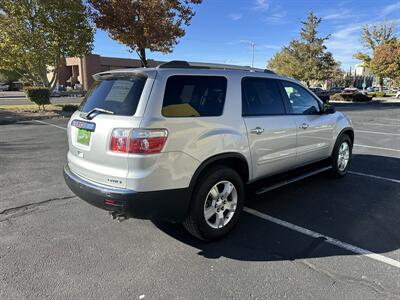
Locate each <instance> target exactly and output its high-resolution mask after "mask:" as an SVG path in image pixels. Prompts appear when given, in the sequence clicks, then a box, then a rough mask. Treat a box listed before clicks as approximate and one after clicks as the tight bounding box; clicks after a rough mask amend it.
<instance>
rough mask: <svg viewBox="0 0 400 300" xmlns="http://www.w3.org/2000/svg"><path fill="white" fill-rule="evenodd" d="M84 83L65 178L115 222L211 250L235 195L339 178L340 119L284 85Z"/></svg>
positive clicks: (211, 78) (229, 218) (169, 71)
mask: <svg viewBox="0 0 400 300" xmlns="http://www.w3.org/2000/svg"><path fill="white" fill-rule="evenodd" d="M94 77H95V79H96V82H95V84H94V85H93V87H92V88H91V90H90V91H89V92H88V93H87V95H86V97H85V100H84V101H83V103H82V104H81V106H80V108H79V110H78V111H77V112H75V113H74V115H73V116H72V117H71V120H70V121H69V124H68V141H69V152H68V164H67V165H66V166H65V168H64V177H65V180H66V183H67V184H68V186H69V187H70V189H71V190H72V191H73V192H74V193H75V194H76V195H77V196H79V197H80V198H82V199H83V200H85V201H87V202H89V203H91V204H93V205H95V206H97V207H100V208H103V209H106V210H109V211H110V212H111V214H112V216H114V217H115V218H125V217H136V218H145V219H151V220H161V221H171V222H182V223H183V224H184V226H185V228H186V229H187V230H188V231H189V232H190V233H191V234H193V235H194V236H196V237H198V238H200V239H203V240H212V239H216V238H219V237H221V236H222V235H224V234H226V233H227V232H228V231H230V230H231V229H232V228H233V226H234V225H235V224H236V223H237V221H238V218H239V215H240V213H241V211H242V209H243V205H244V201H245V190H246V191H248V190H254V189H255V191H256V193H257V194H260V193H263V192H266V191H268V190H270V189H273V188H276V187H279V186H282V185H283V184H285V183H288V182H293V181H295V180H298V179H301V178H304V177H306V176H309V175H313V174H316V173H318V172H322V171H327V170H328V169H329V170H330V172H331V173H332V174H333V175H335V176H343V175H345V174H346V172H347V168H348V166H349V162H350V160H351V154H352V145H353V141H354V131H353V129H352V125H351V122H350V120H349V119H348V118H347V117H346V116H344V115H343V114H342V113H339V112H335V110H334V108H333V107H332V106H330V105H328V104H324V103H323V102H322V101H320V100H319V99H318V97H316V96H315V95H314V94H313V93H312V92H311V91H310V90H308V89H307V88H305V87H304V86H302V85H301V84H300V83H298V82H297V81H295V80H292V79H289V78H285V77H281V76H278V75H276V74H274V73H273V72H271V71H268V70H259V69H252V68H246V67H238V66H228V65H215V64H199V63H188V62H184V61H172V62H168V63H165V64H162V65H160V66H158V67H157V68H148V69H127V70H115V71H109V72H103V73H99V74H97V75H95V76H94ZM261 179H262V180H261Z"/></svg>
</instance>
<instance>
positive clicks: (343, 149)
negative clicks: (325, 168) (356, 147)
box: [331, 134, 353, 177]
mask: <svg viewBox="0 0 400 300" xmlns="http://www.w3.org/2000/svg"><path fill="white" fill-rule="evenodd" d="M352 151H353V144H352V142H351V140H350V138H349V136H348V135H347V134H343V135H341V136H340V137H339V138H338V140H337V141H336V145H335V148H334V149H333V152H332V158H331V165H332V175H333V176H334V177H343V176H345V175H346V174H347V171H348V168H349V165H350V161H351V157H352Z"/></svg>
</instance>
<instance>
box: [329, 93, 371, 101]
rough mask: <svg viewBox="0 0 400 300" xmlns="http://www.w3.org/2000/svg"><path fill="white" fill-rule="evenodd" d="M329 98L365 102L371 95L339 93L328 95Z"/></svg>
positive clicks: (369, 99)
mask: <svg viewBox="0 0 400 300" xmlns="http://www.w3.org/2000/svg"><path fill="white" fill-rule="evenodd" d="M330 100H333V101H345V102H367V101H371V100H372V97H370V96H367V95H364V94H361V93H341V94H334V95H332V96H330Z"/></svg>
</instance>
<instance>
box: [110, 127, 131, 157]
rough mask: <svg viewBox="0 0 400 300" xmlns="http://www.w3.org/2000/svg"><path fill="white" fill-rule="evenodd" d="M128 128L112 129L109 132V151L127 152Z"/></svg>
mask: <svg viewBox="0 0 400 300" xmlns="http://www.w3.org/2000/svg"><path fill="white" fill-rule="evenodd" d="M129 132H130V130H129V129H114V130H113V132H112V134H111V151H113V152H122V153H126V152H128V138H129Z"/></svg>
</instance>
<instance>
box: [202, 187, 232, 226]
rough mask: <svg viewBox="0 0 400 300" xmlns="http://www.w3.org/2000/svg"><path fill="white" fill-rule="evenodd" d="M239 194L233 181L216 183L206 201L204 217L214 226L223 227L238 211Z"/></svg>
mask: <svg viewBox="0 0 400 300" xmlns="http://www.w3.org/2000/svg"><path fill="white" fill-rule="evenodd" d="M237 201H238V195H237V191H236V188H235V186H234V185H233V183H231V182H229V181H227V180H224V181H220V182H218V183H217V184H216V185H214V186H213V187H212V188H211V190H210V191H209V192H208V194H207V197H206V201H205V203H204V218H205V219H206V222H207V224H208V225H209V226H210V227H212V228H214V229H218V228H222V227H224V226H225V225H226V224H228V223H229V221H230V220H231V219H232V217H233V216H234V214H235V212H236V207H237Z"/></svg>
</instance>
